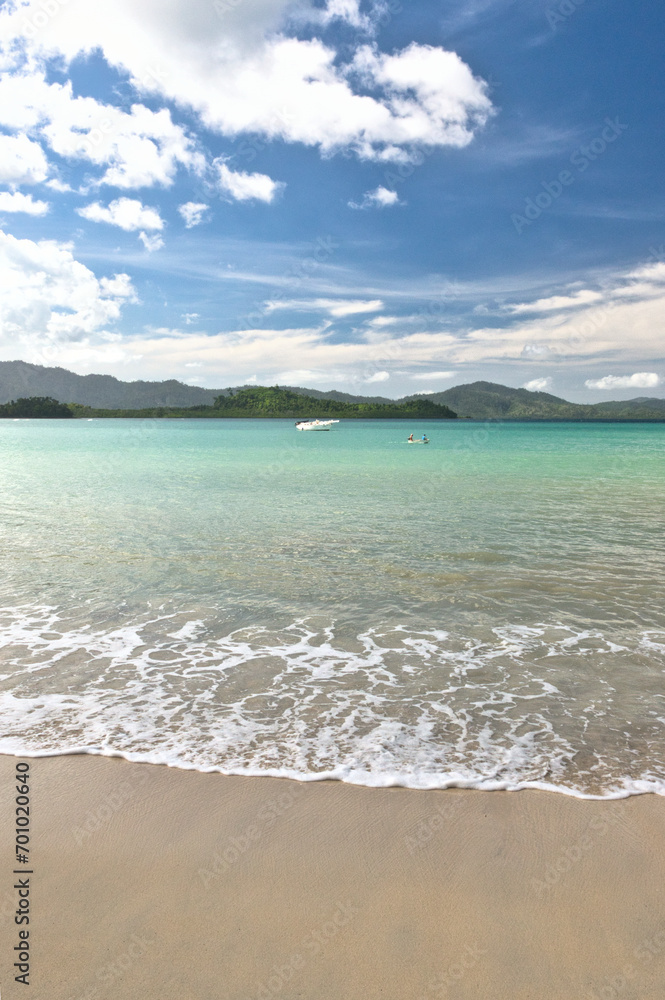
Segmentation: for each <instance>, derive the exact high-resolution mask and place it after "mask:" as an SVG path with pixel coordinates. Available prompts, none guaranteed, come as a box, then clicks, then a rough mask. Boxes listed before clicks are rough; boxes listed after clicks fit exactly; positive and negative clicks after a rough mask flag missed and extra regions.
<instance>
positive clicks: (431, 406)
mask: <svg viewBox="0 0 665 1000" xmlns="http://www.w3.org/2000/svg"><path fill="white" fill-rule="evenodd" d="M70 409H71V412H72V413H73V415H74V416H76V417H217V418H224V417H230V418H233V417H291V418H295V419H297V420H303V419H306V418H312V419H313V418H315V417H320V418H326V419H327V418H344V419H347V420H348V419H356V420H357V419H363V418H364V419H382V418H383V419H393V420H394V419H398V420H399V419H405V420H407V419H428V420H451V419H452V420H454V419H455V417H456V416H457V414H456V413H454V412H453V411H452V410H451V409H449V408H448V407H447V406H439V405H438V404H437V403H433V402H432V401H431V400H430V399H427V398H425V397H421V398H419V399H412V400H407V401H405V402H403V403H389V404H385V403H345V402H342V401H341V400H337V399H316V400H314V399H312V398H311V397H310V396H302V395H300V394H299V393H295V392H291V390H290V389H281V388H280V387H279V386H251V387H248V388H244V389H238V390H236V391H230V392H229V394H228V395H220V396H217V398H216V399H215V403H214V406H192V407H186V408H180V407H164V406H160V407H153V408H150V409H144V410H97V409H93V408H92V407H89V406H79V405H78V404H76V403H71V404H70Z"/></svg>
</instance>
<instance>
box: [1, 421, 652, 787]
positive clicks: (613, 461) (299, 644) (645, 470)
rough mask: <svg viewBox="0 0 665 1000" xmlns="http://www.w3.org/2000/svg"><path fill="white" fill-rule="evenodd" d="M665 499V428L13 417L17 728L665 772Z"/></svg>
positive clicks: (191, 763)
mask: <svg viewBox="0 0 665 1000" xmlns="http://www.w3.org/2000/svg"><path fill="white" fill-rule="evenodd" d="M314 415H315V414H312V416H314ZM410 432H413V433H414V436H415V437H420V436H421V435H422V434H423V433H426V434H427V435H428V436H429V438H430V443H429V444H427V445H409V444H407V436H408V434H409V433H410ZM664 496H665V424H630V423H514V422H506V423H501V422H496V423H493V422H492V423H477V422H472V421H462V420H458V421H453V420H451V421H441V422H438V421H433V422H424V421H414V422H412V423H406V422H404V421H356V420H349V421H340V422H339V423H338V424H336V425H334V427H333V428H332V430H330V431H329V432H326V433H320V432H319V433H316V432H314V433H312V432H309V433H308V432H298V431H297V430H296V429H295V427H294V424H293V421H291V420H231V419H228V420H224V419H217V420H205V419H185V420H174V419H168V420H150V419H148V420H130V419H96V420H71V421H68V420H16V421H14V420H2V421H0V548H1V554H2V572H1V575H0V752H4V753H8V754H25V755H53V754H66V753H90V754H105V755H109V756H111V755H113V756H122V757H125V758H127V759H129V760H133V761H150V762H154V763H163V764H169V765H171V766H174V767H179V768H193V769H197V770H200V771H219V772H222V773H224V774H244V775H276V776H287V777H290V778H295V779H298V780H302V781H312V780H320V779H326V778H327V779H331V778H332V779H339V780H342V781H346V782H352V783H356V784H360V785H372V786H390V785H401V786H407V787H410V788H446V787H450V786H457V787H467V788H484V789H509V790H513V789H521V788H542V789H550V790H555V791H558V792H562V793H566V794H569V795H575V796H580V797H601V798H604V797H607V798H617V797H623V796H626V795H631V794H638V793H644V792H656V793H659V794H665V560H664V557H663V548H664V546H663V514H664Z"/></svg>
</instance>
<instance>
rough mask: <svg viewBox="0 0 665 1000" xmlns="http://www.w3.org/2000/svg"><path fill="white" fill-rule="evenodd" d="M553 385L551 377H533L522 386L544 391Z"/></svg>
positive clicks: (531, 389)
mask: <svg viewBox="0 0 665 1000" xmlns="http://www.w3.org/2000/svg"><path fill="white" fill-rule="evenodd" d="M551 385H552V379H551V378H532V379H531V381H530V382H525V383H524V385H523V386H522V388H523V389H528V390H529V391H530V392H544V391H545V390H546V389H549V388H550V387H551Z"/></svg>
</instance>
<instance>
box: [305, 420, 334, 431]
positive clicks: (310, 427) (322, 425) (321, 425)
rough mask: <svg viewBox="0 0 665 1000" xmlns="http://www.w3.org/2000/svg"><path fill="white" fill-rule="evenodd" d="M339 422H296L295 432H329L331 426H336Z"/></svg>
mask: <svg viewBox="0 0 665 1000" xmlns="http://www.w3.org/2000/svg"><path fill="white" fill-rule="evenodd" d="M338 423H339V420H296V430H297V431H329V430H330V425H331V424H338Z"/></svg>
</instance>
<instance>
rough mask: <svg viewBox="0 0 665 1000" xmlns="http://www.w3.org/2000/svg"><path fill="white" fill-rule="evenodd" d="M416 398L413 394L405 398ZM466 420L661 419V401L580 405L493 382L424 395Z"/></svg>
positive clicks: (663, 405) (663, 411)
mask: <svg viewBox="0 0 665 1000" xmlns="http://www.w3.org/2000/svg"><path fill="white" fill-rule="evenodd" d="M409 398H411V399H417V398H418V397H417V396H411V397H409ZM428 398H429V399H431V400H433V401H434V402H436V403H439V404H441V405H444V406H451V407H453V409H454V410H455V411H456V412H457V414H458V415H459V416H460V417H466V418H467V419H470V420H665V400H662V399H644V398H642V399H629V400H625V401H620V400H618V401H612V402H607V403H593V404H587V405H583V404H580V403H570V402H568V400H567V399H561V398H560V397H559V396H552V395H551V394H550V393H549V392H531V390H529V389H513V388H511V387H510V386H507V385H499V384H497V383H495V382H471V383H470V384H468V385H457V386H454V387H453V388H452V389H446V390H444V391H443V392H437V393H433V394H432V395H430V396H429V397H428Z"/></svg>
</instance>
